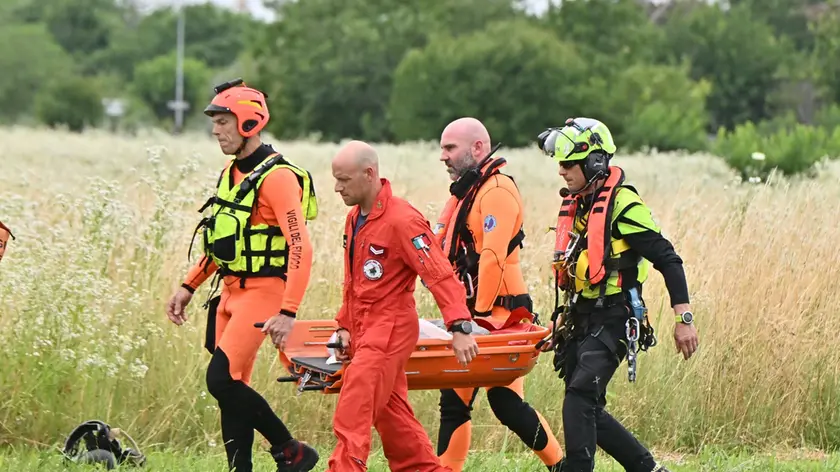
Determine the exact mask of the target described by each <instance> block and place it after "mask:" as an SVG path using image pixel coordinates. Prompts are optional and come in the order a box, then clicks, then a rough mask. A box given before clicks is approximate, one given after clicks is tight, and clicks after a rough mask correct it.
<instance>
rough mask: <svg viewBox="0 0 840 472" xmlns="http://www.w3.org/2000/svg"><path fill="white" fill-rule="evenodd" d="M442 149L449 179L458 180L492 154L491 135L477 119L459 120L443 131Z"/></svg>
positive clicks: (442, 156) (442, 159) (441, 136)
mask: <svg viewBox="0 0 840 472" xmlns="http://www.w3.org/2000/svg"><path fill="white" fill-rule="evenodd" d="M440 149H441V155H440V160H441V161H443V163H444V164H446V167H447V172H449V178H450V179H452V180H453V181H454V180H458V179H459V178H461V176H463V175H464V174H465V173H466V172H467V171H468V170H469V169H471V168H473V167H475V165H476V164H477V163H479V162H480V161H481V160H482V159H484V157H486V156H487V154H489V153H490V133H488V132H487V128H486V127H485V126H484V124H483V123H482V122H481V121H479V120H477V119H475V118H471V117H464V118H458V119H457V120H455V121H453V122H451V123H449V124H448V125H446V128H444V129H443V133H441V135H440Z"/></svg>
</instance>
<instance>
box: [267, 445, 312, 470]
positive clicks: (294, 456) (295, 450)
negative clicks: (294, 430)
mask: <svg viewBox="0 0 840 472" xmlns="http://www.w3.org/2000/svg"><path fill="white" fill-rule="evenodd" d="M271 456H272V457H274V461H275V462H277V472H306V471H308V470H312V469H313V468H314V467H315V464H317V463H318V451H316V450H315V449H314V448H312V447H311V446H309V445H308V444H305V443H302V442H300V441H298V440H296V439H292V440H291V441H289V442H287V443H285V444H283V445H282V446H280V447H275V446H272V447H271Z"/></svg>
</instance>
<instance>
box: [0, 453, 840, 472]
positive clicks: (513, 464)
mask: <svg viewBox="0 0 840 472" xmlns="http://www.w3.org/2000/svg"><path fill="white" fill-rule="evenodd" d="M321 454H322V457H321V461H320V462H319V463H318V466H317V467H316V468H315V469H314V471H324V470H326V465H327V458H328V455H329V453H328V451H325V450H322V451H321ZM224 461H225V459H224V456H223V455H220V454H198V453H196V452H194V451H190V450H186V451H183V452H153V453H149V455H148V464H147V466H146V467H145V468H144V469H143V470H146V471H149V472H164V471H165V472H198V471H201V472H227V471H226V470H225V467H224ZM663 463H664V464H665V465H666V466H667V467H668V468H669V470H671V472H711V471H721V472H723V471H726V472H751V471H755V472H811V471H813V472H817V471H820V472H822V471H832V470H840V455H830V456H823V455H821V454H813V453H808V452H797V453H787V454H785V455H784V456H783V457H782V456H778V457H777V456H774V455H773V454H764V455H755V456H754V455H733V454H727V453H724V452H720V451H709V452H706V453H703V454H701V455H699V456H691V457H676V456H675V457H671V458H668V459H665V460H663ZM272 464H273V462H272V461H271V459H270V458H269V457H268V456H267V454H260V453H257V452H256V451H255V461H254V472H273V471H274V470H275V469H274V468H273V467H272ZM368 466H369V469H368V470H369V471H370V472H385V471H387V470H388V467H387V463H386V461H385V458H384V457H383V456H382V455H381V453H379V452H376V453H375V454H373V455H372V456H371V458H370V460H369V461H368ZM65 470H66V471H76V470H91V469H90V468H86V467H80V466H74V465H72V464H70V465H69V466H67V465H66V464H65V463H64V462H63V461H62V458H61V456H60V454H59V453H58V452H57V451H56V452H49V451H40V450H25V449H19V448H18V449H15V450H11V449H9V450H5V451H0V471H2V472H5V471H10V472H11V471H15V472H18V471H20V472H24V471H25V472H30V471H31V472H59V471H65ZM128 470H131V469H128ZM134 470H137V469H134ZM541 470H545V468H544V467H543V466H542V464H541V463H540V462H539V461H538V460H536V459H535V458H534V457H533V456H532V455H529V454H502V453H492V452H477V453H474V454H472V455H471V456H470V459H469V461H468V464H467V467H466V468H465V469H464V472H484V471H488V472H489V471H493V472H496V471H498V472H526V471H527V472H532V471H533V472H536V471H541ZM595 471H596V472H621V471H623V469H622V468H621V466H619V465H618V464H617V463H616V462H614V461H613V460H612V459H611V458H609V457H607V456H605V455H602V454H600V455H599V456H598V458H597V464H596V467H595Z"/></svg>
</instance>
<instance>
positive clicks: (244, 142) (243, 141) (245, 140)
mask: <svg viewBox="0 0 840 472" xmlns="http://www.w3.org/2000/svg"><path fill="white" fill-rule="evenodd" d="M247 144H248V138H245V137H243V138H242V144H240V145H239V148H238V149H237V150H236V151H235V152H234V153H233V154H234V155H236V156H239V153H241V152H242V151H243V150H244V149H245V146H246V145H247Z"/></svg>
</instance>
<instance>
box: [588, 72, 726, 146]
mask: <svg viewBox="0 0 840 472" xmlns="http://www.w3.org/2000/svg"><path fill="white" fill-rule="evenodd" d="M589 87H592V88H593V89H594V90H602V91H603V92H602V93H601V94H599V95H597V98H598V99H599V100H595V101H593V103H592V104H591V106H590V107H588V108H587V110H592V111H587V113H589V114H590V115H594V116H593V118H598V119H600V120H601V121H603V122H604V123H606V124H607V126H609V127H610V130H611V131H612V132H613V135H614V137H615V139H616V144H617V145H618V147H619V149H620V150H621V152H628V151H630V152H632V151H636V150H640V149H642V148H645V147H652V148H656V149H658V150H660V151H673V150H679V149H684V150H688V151H700V150H704V149H706V147H707V142H708V138H707V136H708V133H707V131H706V130H707V127H708V125H709V113H708V112H707V111H706V99H707V98H708V96H709V93H710V92H711V84H710V83H709V82H708V81H706V80H703V79H701V80H700V81H694V80H692V79H691V78H690V76H689V71H688V67H687V66H686V65H680V66H668V65H654V64H643V63H640V64H635V65H632V66H630V67H628V68H626V69H624V70H622V71H620V72H619V73H618V74H617V75H615V76H614V77H612V78H611V79H610V80H609V81H607V80H604V79H603V78H596V79H594V80H593V81H592V82H590V83H589Z"/></svg>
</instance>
